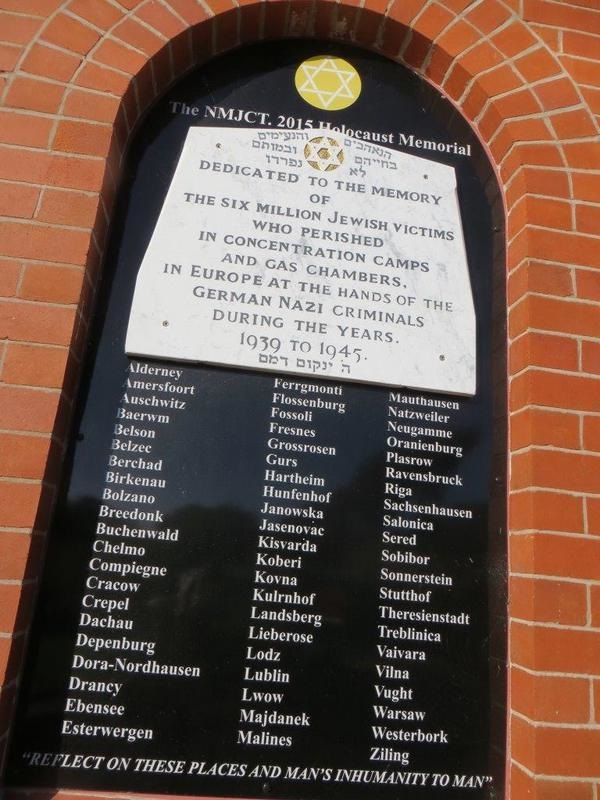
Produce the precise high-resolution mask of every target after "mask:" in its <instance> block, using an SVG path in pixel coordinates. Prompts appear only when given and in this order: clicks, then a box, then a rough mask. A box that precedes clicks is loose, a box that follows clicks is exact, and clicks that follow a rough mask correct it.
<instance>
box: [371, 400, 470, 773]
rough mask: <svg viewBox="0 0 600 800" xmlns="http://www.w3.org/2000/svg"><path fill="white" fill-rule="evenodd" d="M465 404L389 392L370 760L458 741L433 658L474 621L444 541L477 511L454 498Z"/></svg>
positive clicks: (405, 762)
mask: <svg viewBox="0 0 600 800" xmlns="http://www.w3.org/2000/svg"><path fill="white" fill-rule="evenodd" d="M460 407H461V404H460V402H459V401H457V400H446V399H441V398H430V397H427V396H424V395H419V394H414V393H404V392H398V391H391V392H390V393H389V397H388V405H387V415H386V431H387V435H386V452H385V479H384V492H383V513H382V532H381V562H380V570H379V585H378V624H377V643H376V654H375V655H376V658H375V681H374V689H373V724H372V726H371V730H372V746H371V755H370V760H371V761H379V762H384V763H386V762H387V763H390V762H394V763H397V764H400V765H402V766H409V765H412V764H413V757H414V755H415V753H416V751H417V750H418V751H420V752H421V753H422V752H423V750H424V749H427V750H430V752H431V755H432V756H433V758H434V762H433V763H435V754H438V755H441V756H442V757H443V753H442V752H441V751H443V750H444V749H445V748H446V747H447V746H448V745H450V744H451V735H450V734H449V733H448V732H447V731H446V730H445V729H444V728H443V727H440V726H439V721H436V720H435V719H431V717H432V716H435V715H432V714H431V710H432V705H434V704H435V698H436V696H437V694H438V692H437V691H433V688H434V687H435V688H436V689H439V690H440V691H444V690H443V687H442V686H441V685H440V680H439V679H440V676H439V673H438V668H437V667H436V666H435V665H434V664H432V661H437V662H438V663H439V657H440V655H443V653H444V652H447V651H448V647H449V643H448V638H449V634H450V629H457V628H459V629H460V628H463V629H465V628H467V627H468V626H469V625H470V624H471V615H470V614H469V613H468V612H467V611H466V610H465V609H463V608H456V601H455V600H454V599H453V597H454V591H453V590H454V589H455V587H456V584H457V582H460V581H461V580H462V578H461V575H460V574H452V571H453V570H451V569H448V555H447V553H448V548H449V547H450V548H451V547H452V541H443V540H444V539H447V538H448V536H451V534H450V532H449V531H448V530H447V527H446V526H447V523H448V522H450V520H452V521H453V522H456V521H458V520H465V521H467V520H472V519H473V510H472V508H469V507H465V506H461V505H460V497H459V496H457V497H456V498H455V497H453V495H454V494H457V495H458V493H459V487H461V486H462V485H463V476H462V472H461V461H462V458H463V447H462V446H460V445H458V444H456V439H455V433H456V430H455V429H453V424H454V423H455V418H456V416H457V412H459V411H460ZM432 498H435V500H433V499H432ZM466 524H467V525H468V524H469V523H468V522H466ZM452 527H453V530H455V525H453V526H452ZM440 539H441V540H442V541H440ZM440 545H442V546H440ZM444 562H446V563H444ZM453 563H455V564H457V562H456V561H454V562H453ZM456 572H457V573H458V572H459V570H458V569H456ZM459 594H460V593H459ZM424 686H428V687H429V689H428V691H424V690H423V687H424ZM432 701H433V702H432Z"/></svg>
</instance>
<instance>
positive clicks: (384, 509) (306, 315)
mask: <svg viewBox="0 0 600 800" xmlns="http://www.w3.org/2000/svg"><path fill="white" fill-rule="evenodd" d="M495 192H496V184H495V181H494V178H493V174H492V172H491V169H490V168H489V165H488V163H487V160H486V158H485V155H484V154H483V152H482V150H481V148H480V146H479V144H478V142H477V140H476V137H474V135H473V134H472V133H471V131H470V130H469V128H468V127H467V126H466V124H465V123H464V122H463V121H462V120H461V119H460V118H458V117H457V115H456V112H454V111H453V109H452V108H451V106H450V105H449V103H447V102H446V101H444V100H443V99H442V98H440V97H439V96H438V95H437V94H436V93H435V92H434V91H433V90H432V89H431V88H429V87H428V86H426V85H425V84H424V83H423V82H422V81H421V80H420V79H419V78H417V77H416V76H414V75H412V74H411V73H410V72H409V71H408V70H406V69H404V68H401V67H400V66H398V65H395V64H393V63H391V62H388V61H385V60H383V59H380V58H378V57H376V56H373V55H371V54H368V53H364V52H362V51H358V50H353V49H349V48H342V47H338V46H334V45H331V44H326V45H325V44H320V45H318V46H317V45H316V44H315V43H310V42H286V43H271V44H267V45H260V46H257V47H252V48H247V49H245V50H240V51H237V52H236V53H234V54H232V55H229V56H227V57H224V58H221V59H218V60H215V61H214V62H212V63H210V64H208V65H206V66H204V67H203V68H202V69H199V70H198V71H195V72H193V73H192V74H191V75H190V76H189V77H188V78H186V79H185V81H183V82H182V83H180V84H179V85H178V86H176V87H175V88H174V89H173V90H172V91H171V93H170V94H169V95H168V96H166V97H165V98H163V99H162V100H161V101H160V102H159V103H158V104H157V106H156V108H155V109H154V110H153V111H152V112H151V113H150V115H149V116H148V118H147V120H146V121H145V123H144V125H143V126H142V128H141V129H140V132H139V134H138V136H137V138H136V140H135V142H134V144H133V146H132V151H131V153H130V157H129V160H128V165H127V172H126V176H125V181H124V186H123V188H122V190H121V198H120V202H119V206H118V208H117V211H116V216H115V225H114V229H113V231H112V239H111V246H110V250H109V255H108V261H107V265H106V274H107V277H106V281H105V285H104V288H103V297H102V298H101V301H100V307H99V311H98V315H97V316H98V319H97V322H96V327H95V335H94V342H93V348H92V352H91V354H90V358H89V364H88V371H87V378H86V380H85V382H84V388H83V389H82V395H81V398H80V402H79V411H78V415H77V420H76V427H75V430H74V434H73V437H72V446H71V451H70V458H69V464H68V469H67V473H66V476H65V480H64V483H63V487H62V491H61V496H60V500H59V502H58V507H57V510H56V514H55V519H54V523H53V526H52V532H51V536H50V541H49V551H48V558H47V565H46V570H45V577H44V583H43V586H42V590H41V597H40V601H39V603H38V608H37V612H36V619H35V624H34V629H33V632H32V636H31V641H30V645H29V651H28V655H27V664H26V670H25V675H24V681H23V687H22V690H21V695H20V701H19V707H18V713H17V718H16V722H15V727H14V731H13V735H12V741H11V746H10V752H9V757H8V764H7V782H8V784H9V785H12V786H29V787H47V788H56V787H65V788H79V789H88V790H118V791H127V792H152V793H169V794H193V795H207V796H213V797H215V796H216V797H246V798H264V797H273V798H310V800H324V799H325V798H347V797H353V798H369V797H375V796H377V797H389V798H397V797H406V798H415V799H416V798H451V797H456V798H466V797H469V798H480V799H482V798H499V797H501V796H502V795H503V775H504V757H505V756H504V730H505V712H504V693H505V687H504V681H505V669H504V663H505V645H506V629H505V614H506V612H505V577H504V576H505V552H504V535H503V526H504V473H505V457H504V456H503V446H504V441H503V430H504V427H503V425H504V418H505V413H506V412H505V400H504V387H503V385H502V383H501V382H500V383H497V384H495V383H494V380H495V379H494V375H495V374H499V375H502V374H503V362H502V358H503V336H504V333H503V328H502V324H503V315H502V313H500V314H498V313H495V312H494V313H493V309H495V308H503V307H504V300H503V297H502V294H501V290H500V289H498V288H497V287H498V286H503V281H502V279H501V278H498V277H496V278H495V277H494V265H495V264H496V269H497V270H498V273H497V274H498V275H500V276H501V274H502V272H501V270H502V264H501V254H500V253H499V252H498V245H497V244H495V239H496V240H498V241H499V240H500V239H501V236H498V235H497V234H498V233H499V230H498V227H497V226H498V222H497V221H496V220H494V219H493V214H492V205H493V201H494V197H495ZM494 226H496V233H494ZM494 285H495V286H496V289H495V292H494V291H493V286H494ZM493 301H494V304H493ZM498 463H499V464H501V466H500V467H498V466H497V464H498Z"/></svg>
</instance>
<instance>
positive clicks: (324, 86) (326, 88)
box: [294, 56, 361, 111]
mask: <svg viewBox="0 0 600 800" xmlns="http://www.w3.org/2000/svg"><path fill="white" fill-rule="evenodd" d="M294 82H295V84H296V89H297V91H298V94H299V95H300V97H302V99H303V100H306V102H307V103H310V105H311V106H315V108H322V109H323V110H324V111H340V110H341V109H342V108H348V106H351V105H352V103H354V101H355V100H356V99H357V98H358V96H359V95H360V90H361V80H360V76H359V74H358V72H357V71H356V70H355V69H354V67H353V66H352V64H349V63H348V62H347V61H344V59H343V58H335V57H334V56H313V57H312V58H308V59H307V60H306V61H303V62H302V64H300V66H299V67H298V69H297V70H296V75H295V78H294Z"/></svg>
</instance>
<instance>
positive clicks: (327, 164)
mask: <svg viewBox="0 0 600 800" xmlns="http://www.w3.org/2000/svg"><path fill="white" fill-rule="evenodd" d="M304 157H305V158H306V160H307V161H308V163H309V164H310V165H311V167H314V169H317V170H319V172H331V171H332V170H334V169H337V168H338V167H341V166H342V164H343V163H344V150H343V148H342V146H341V145H340V143H339V142H338V141H336V140H335V139H332V138H331V137H330V136H316V137H315V138H314V139H310V141H308V142H307V143H306V144H305V145H304Z"/></svg>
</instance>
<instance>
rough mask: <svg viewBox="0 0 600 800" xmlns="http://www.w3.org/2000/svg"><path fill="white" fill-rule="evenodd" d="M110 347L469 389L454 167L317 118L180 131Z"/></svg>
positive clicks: (468, 303) (468, 325)
mask: <svg viewBox="0 0 600 800" xmlns="http://www.w3.org/2000/svg"><path fill="white" fill-rule="evenodd" d="M126 351H127V353H128V354H130V355H137V356H148V357H156V358H166V359H174V360H180V361H195V362H206V363H210V364H221V365H228V366H235V367H244V368H251V369H265V370H272V371H274V372H287V373H295V374H300V375H310V376H314V377H325V378H335V379H347V380H354V381H364V382H367V383H376V384H386V385H390V386H409V387H414V388H418V389H424V390H431V391H441V392H450V393H456V394H464V395H471V394H474V393H475V385H476V374H475V312H474V308H473V299H472V294H471V286H470V281H469V272H468V267H467V260H466V254H465V246H464V239H463V233H462V225H461V218H460V211H459V206H458V201H457V196H456V179H455V173H454V169H453V168H452V167H449V166H445V165H443V164H437V163H435V162H434V161H430V160H428V159H425V158H418V157H417V156H413V155H407V154H405V153H398V152H396V151H395V150H392V149H390V148H387V147H381V146H379V145H374V144H370V143H368V142H364V141H361V140H360V139H357V138H353V137H347V136H344V135H343V134H340V133H337V132H329V131H327V130H302V131H275V130H272V129H268V130H256V129H234V128H191V129H190V131H189V133H188V135H187V138H186V141H185V145H184V147H183V151H182V154H181V157H180V159H179V163H178V164H177V169H176V170H175V174H174V176H173V180H172V182H171V186H170V188H169V191H168V193H167V196H166V199H165V202H164V205H163V207H162V211H161V213H160V217H159V219H158V222H157V224H156V228H155V230H154V233H153V235H152V238H151V240H150V244H149V245H148V248H147V250H146V253H145V255H144V259H143V261H142V264H141V267H140V270H139V274H138V277H137V283H136V288H135V295H134V298H133V304H132V308H131V315H130V319H129V327H128V331H127V342H126Z"/></svg>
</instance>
